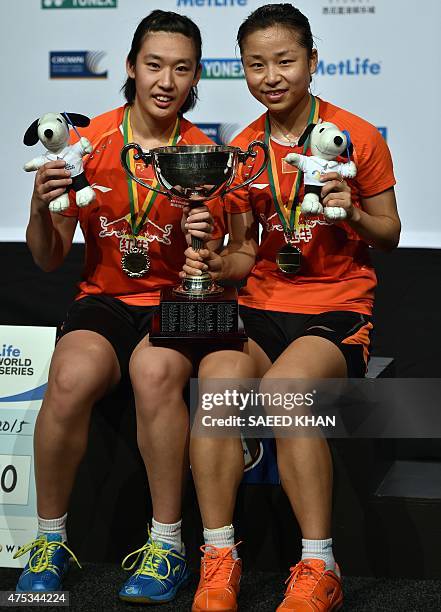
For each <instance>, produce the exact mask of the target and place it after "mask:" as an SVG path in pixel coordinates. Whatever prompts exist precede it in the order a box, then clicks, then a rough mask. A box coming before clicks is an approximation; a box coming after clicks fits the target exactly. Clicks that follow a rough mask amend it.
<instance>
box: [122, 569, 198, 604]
mask: <svg viewBox="0 0 441 612" xmlns="http://www.w3.org/2000/svg"><path fill="white" fill-rule="evenodd" d="M190 578H191V576H190V574H187V575H186V576H184V577H183V578H182V579H181V580H180V582H178V583H177V584H176V585H175V586H174V587H173V588H172V589H170V591H168V592H167V593H164V595H158V596H157V597H143V596H142V595H133V596H132V595H124V594H121V593H119V594H118V596H119V598H120V599H121V600H122V601H127V602H132V603H143V604H161V603H168V602H170V601H173V599H174V598H175V597H176V595H177V593H178V591H179V589H182V588H183V587H186V586H187V585H188V583H189V582H190Z"/></svg>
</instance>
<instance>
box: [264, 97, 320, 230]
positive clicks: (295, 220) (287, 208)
mask: <svg viewBox="0 0 441 612" xmlns="http://www.w3.org/2000/svg"><path fill="white" fill-rule="evenodd" d="M318 118H319V101H318V100H317V99H316V98H315V96H313V95H311V110H310V112H309V117H308V124H307V125H309V124H310V123H317V121H318ZM265 143H266V144H267V145H268V149H269V153H270V159H269V162H268V177H269V184H270V189H271V195H272V197H273V201H274V206H275V208H276V211H277V214H278V216H279V219H280V221H281V223H282V226H283V230H284V233H285V234H288V235H289V234H292V232H293V230H294V229H298V228H299V227H300V223H299V218H300V207H299V206H298V201H299V191H300V185H301V183H302V179H303V172H302V171H301V170H300V169H298V170H297V176H296V180H295V181H294V184H293V186H292V189H291V193H290V195H289V198H288V202H287V204H285V203H284V201H283V197H282V192H281V190H280V181H279V175H278V172H277V164H276V158H275V155H274V151H273V149H272V147H271V123H270V118H269V113H267V115H266V121H265ZM308 145H309V138H307V139H306V142H305V144H304V145H303V155H305V154H306V151H307V150H308Z"/></svg>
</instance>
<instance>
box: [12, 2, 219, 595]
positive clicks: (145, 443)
mask: <svg viewBox="0 0 441 612" xmlns="http://www.w3.org/2000/svg"><path fill="white" fill-rule="evenodd" d="M200 60H201V36H200V32H199V29H198V27H197V26H196V25H195V24H194V23H193V22H192V21H191V20H190V19H188V18H187V17H184V16H182V15H178V14H176V13H171V12H164V11H160V10H156V11H153V12H152V13H151V14H150V15H148V16H147V17H146V18H144V19H143V20H142V21H141V23H140V24H139V26H138V28H137V30H136V32H135V34H134V37H133V41H132V46H131V49H130V52H129V55H128V57H127V63H126V66H127V80H126V83H125V85H124V94H125V97H126V100H127V103H126V104H125V105H124V106H122V107H120V108H116V109H114V110H111V111H109V112H107V113H104V114H103V115H100V116H99V117H96V118H95V119H93V120H92V122H91V124H90V126H89V127H88V128H86V129H84V130H82V131H81V135H82V136H86V137H87V138H88V139H89V140H90V142H91V143H92V146H93V152H92V154H90V155H89V156H88V157H86V158H85V163H84V167H85V173H86V176H87V178H88V181H89V183H90V184H91V185H93V188H94V190H95V192H96V200H95V202H93V203H92V204H91V205H90V206H88V207H85V208H78V207H77V205H76V204H75V202H74V201H73V200H71V204H70V207H69V208H68V209H67V210H66V211H65V212H64V213H63V214H51V213H50V212H49V210H48V204H49V202H50V201H52V200H53V199H54V198H56V197H58V196H59V195H61V194H62V193H63V192H64V190H65V188H66V187H68V186H69V185H70V184H71V182H72V181H71V179H70V173H69V172H68V171H67V170H66V168H65V166H64V162H63V161H55V162H50V163H47V164H45V165H44V166H43V167H42V168H41V169H40V170H39V171H38V172H37V175H36V178H35V185H34V192H33V195H32V201H31V216H30V220H29V225H28V228H27V243H28V245H29V247H30V250H31V252H32V255H33V257H34V260H35V261H36V263H37V264H38V265H39V266H40V267H41V268H42V269H43V270H45V271H50V270H53V269H55V268H57V267H58V266H59V265H60V264H61V263H62V262H63V259H64V257H65V256H66V254H67V253H68V252H69V249H70V247H71V244H72V238H73V235H74V231H75V227H76V226H77V223H78V222H79V223H80V226H81V229H82V232H83V234H84V238H85V243H86V260H85V266H84V271H83V276H82V280H81V282H80V283H79V293H78V295H77V299H76V301H75V303H74V304H73V306H72V307H71V308H70V310H69V312H68V314H67V317H66V320H65V322H64V324H63V326H62V329H61V334H60V337H59V339H58V342H57V346H56V349H55V352H54V355H53V358H52V363H51V368H50V374H49V384H48V389H47V392H46V395H45V399H44V402H43V405H42V408H41V410H40V413H39V416H38V419H37V424H36V430H35V473H36V485H37V506H38V516H39V526H38V536H37V538H36V540H35V541H34V542H32V543H31V544H30V545H29V546H28V547H25V548H24V549H23V550H22V551H21V553H20V554H23V552H25V551H26V550H31V560H30V563H28V564H27V565H26V567H25V569H24V571H23V573H22V574H21V576H20V579H19V582H18V585H17V589H18V590H20V591H33V590H38V591H47V590H57V591H58V590H61V589H62V580H63V576H64V573H65V571H66V569H67V565H68V560H69V556H70V555H71V554H73V553H71V551H70V550H69V549H68V548H67V546H66V515H67V509H68V502H69V497H70V494H71V490H72V485H73V482H74V478H75V474H76V471H77V467H78V464H79V463H80V461H81V459H82V457H83V455H84V452H85V449H86V444H87V436H88V428H89V420H90V414H91V409H92V407H93V405H94V403H95V402H96V401H98V400H99V399H100V398H102V397H103V396H105V395H106V394H107V393H108V392H109V391H111V390H112V389H113V388H114V387H115V386H116V385H117V384H118V383H119V382H120V380H121V379H122V378H124V377H129V378H130V380H131V383H132V386H133V389H134V394H135V400H136V415H137V434H138V443H139V449H140V451H141V455H142V457H143V460H144V462H145V466H146V470H147V474H148V478H149V484H150V491H151V495H152V501H153V512H154V520H153V525H152V530H151V533H150V535H149V538H148V541H147V543H146V544H145V546H143V547H142V549H140V551H136V552H137V554H138V553H139V554H138V556H137V557H135V559H134V563H130V560H127V561H126V563H125V566H126V567H127V568H128V569H133V570H134V573H133V575H132V576H131V578H129V580H128V581H127V582H126V583H125V585H124V586H123V587H122V589H121V591H120V597H121V598H123V599H126V600H129V601H130V600H134V601H140V602H142V601H145V602H156V601H158V602H163V601H169V600H171V599H173V598H174V596H175V595H176V592H177V590H178V589H179V588H180V586H182V585H183V584H184V583H185V582H186V581H187V579H188V569H187V565H186V558H185V551H184V548H183V545H182V542H181V522H180V517H181V498H182V489H183V480H184V478H185V475H186V468H187V463H188V459H187V457H188V450H187V447H188V415H187V410H186V407H185V404H184V402H183V399H182V390H183V388H184V386H185V384H186V382H187V380H188V378H189V376H190V375H191V372H192V363H191V359H190V357H189V355H187V354H183V353H181V352H179V351H177V350H176V351H175V350H172V349H166V348H158V349H156V351H157V353H159V354H161V355H162V356H163V358H164V360H165V362H166V364H167V367H168V368H169V370H170V371H171V372H172V373H173V382H172V384H171V385H168V387H166V388H165V387H164V386H163V385H162V381H161V380H160V376H159V375H156V372H155V371H154V370H153V371H151V370H150V371H149V373H148V376H147V377H146V370H145V368H146V366H148V365H149V364H150V361H149V360H147V359H146V356H145V351H146V350H147V349H148V346H149V343H148V340H147V339H146V336H147V334H148V333H149V329H150V324H151V318H152V314H153V310H154V309H155V307H156V305H157V304H158V303H159V294H160V290H161V288H162V287H164V286H166V285H173V284H176V283H177V282H178V280H179V277H178V272H179V270H181V269H182V265H183V263H184V261H185V259H184V251H185V249H186V247H187V242H186V236H185V234H184V233H183V231H182V228H181V224H185V221H186V223H187V229H188V230H189V232H190V233H191V234H193V235H195V236H197V237H199V238H203V239H204V240H209V239H210V233H211V231H212V221H211V216H210V214H209V213H208V211H207V210H206V209H205V207H200V208H198V209H196V210H194V211H193V212H192V214H191V216H189V217H188V219H187V220H186V219H185V215H184V218H183V210H182V207H179V204H178V203H176V202H174V203H173V202H172V204H170V202H169V201H168V200H167V198H165V197H164V196H161V195H159V196H158V197H155V194H153V192H151V191H148V190H146V189H144V188H141V187H138V185H137V184H136V183H135V182H133V181H131V180H130V179H128V178H127V176H126V174H125V172H124V171H123V169H122V167H121V162H120V152H121V149H122V148H123V146H124V144H125V143H127V142H131V141H135V142H137V143H138V144H139V145H141V147H142V148H143V149H144V150H147V149H151V148H153V147H157V146H163V145H167V144H177V145H180V144H187V145H188V144H204V143H210V144H212V143H211V141H210V140H209V139H208V138H207V137H206V136H205V135H204V134H203V133H202V132H201V131H200V130H199V129H198V128H197V127H195V126H194V125H192V124H191V123H190V122H189V121H187V120H186V119H185V118H184V117H183V114H184V113H185V112H187V111H188V110H190V109H191V108H192V107H193V106H194V104H195V102H196V98H197V92H196V86H197V83H198V81H199V77H200V74H201V64H200ZM133 171H134V172H136V173H137V174H138V176H139V177H140V178H143V179H144V180H147V181H148V180H152V178H153V175H152V170H151V168H148V169H146V168H145V166H144V165H143V164H140V165H139V166H136V167H134V168H133ZM152 194H153V195H152ZM217 214H218V216H219V218H220V217H221V210H220V207H219V210H218V211H217ZM216 233H217V236H216ZM222 234H223V232H222V229H221V228H220V227H218V228H217V229H216V230H215V233H214V234H213V238H216V237H217V238H219V237H220V236H222ZM217 243H218V241H217V242H216V241H213V243H212V246H215V247H216V245H217ZM140 262H141V264H142V265H140ZM153 365H155V364H153ZM155 376H156V379H155ZM146 380H148V383H149V384H148V385H147V386H146V385H145V384H144V383H145V382H146ZM158 393H160V394H161V406H160V407H158V405H157V404H155V402H154V401H153V402H152V403H150V398H152V399H154V398H155V397H156V395H157V394H158ZM155 394H156V395H155ZM152 406H153V408H152ZM159 408H160V410H159ZM124 520H126V517H125V518H124Z"/></svg>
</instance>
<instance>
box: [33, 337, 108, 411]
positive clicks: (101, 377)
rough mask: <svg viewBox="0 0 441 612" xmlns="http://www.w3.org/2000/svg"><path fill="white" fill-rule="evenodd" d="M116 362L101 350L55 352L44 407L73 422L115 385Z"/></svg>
mask: <svg viewBox="0 0 441 612" xmlns="http://www.w3.org/2000/svg"><path fill="white" fill-rule="evenodd" d="M114 367H115V364H114V363H113V361H112V360H110V359H106V358H105V355H102V354H101V352H100V351H99V350H93V349H92V350H85V351H77V350H75V351H69V352H66V351H64V352H63V353H62V354H61V355H55V356H54V359H53V362H52V365H51V369H50V374H49V381H48V390H47V393H46V397H45V402H44V409H46V410H50V411H51V413H52V414H53V415H54V416H55V417H56V418H57V420H60V421H65V422H70V421H72V420H74V419H76V418H78V417H79V416H80V415H81V414H82V413H87V412H88V411H90V409H91V408H92V406H93V404H94V403H95V402H96V401H98V400H99V399H100V398H101V397H103V395H104V394H105V393H106V391H107V390H108V389H109V388H110V386H111V385H112V381H113V379H114V376H115V375H114Z"/></svg>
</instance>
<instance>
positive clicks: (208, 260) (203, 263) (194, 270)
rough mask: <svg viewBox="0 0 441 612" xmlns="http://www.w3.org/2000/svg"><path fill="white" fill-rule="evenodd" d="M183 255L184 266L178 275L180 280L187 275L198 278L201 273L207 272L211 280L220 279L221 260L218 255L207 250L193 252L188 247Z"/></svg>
mask: <svg viewBox="0 0 441 612" xmlns="http://www.w3.org/2000/svg"><path fill="white" fill-rule="evenodd" d="M184 255H185V264H184V265H183V267H182V272H180V273H179V276H180V277H181V278H185V277H186V276H187V275H189V276H200V275H201V274H202V273H203V272H208V273H209V274H210V276H211V278H212V279H213V280H217V279H219V278H220V277H221V275H222V268H223V258H222V257H221V256H220V255H219V254H218V253H215V252H214V251H210V250H209V249H200V250H199V251H195V250H194V249H193V248H192V247H191V246H190V247H188V249H187V250H186V251H185V253H184Z"/></svg>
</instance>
